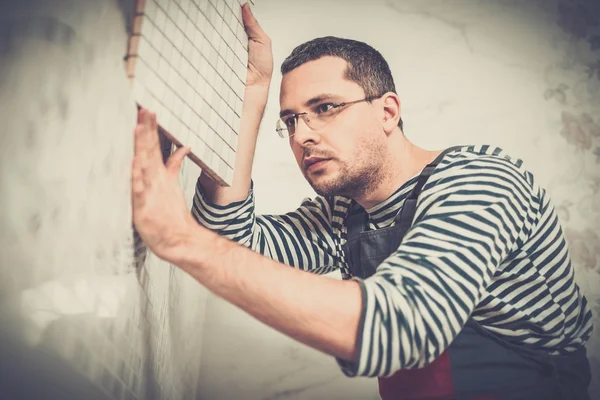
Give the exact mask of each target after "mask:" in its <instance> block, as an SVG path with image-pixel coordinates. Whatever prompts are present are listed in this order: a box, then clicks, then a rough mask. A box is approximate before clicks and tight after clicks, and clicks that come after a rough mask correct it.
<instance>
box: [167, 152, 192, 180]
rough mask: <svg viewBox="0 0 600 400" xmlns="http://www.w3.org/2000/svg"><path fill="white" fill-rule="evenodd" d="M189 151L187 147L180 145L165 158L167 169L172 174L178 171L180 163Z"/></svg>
mask: <svg viewBox="0 0 600 400" xmlns="http://www.w3.org/2000/svg"><path fill="white" fill-rule="evenodd" d="M189 153H190V148H189V147H180V148H178V149H177V150H176V151H175V152H174V153H173V154H171V156H170V157H169V159H168V160H167V165H166V166H167V171H169V173H171V174H173V175H177V174H178V173H179V169H180V168H181V163H182V162H183V159H184V158H185V156H187V155H188V154H189Z"/></svg>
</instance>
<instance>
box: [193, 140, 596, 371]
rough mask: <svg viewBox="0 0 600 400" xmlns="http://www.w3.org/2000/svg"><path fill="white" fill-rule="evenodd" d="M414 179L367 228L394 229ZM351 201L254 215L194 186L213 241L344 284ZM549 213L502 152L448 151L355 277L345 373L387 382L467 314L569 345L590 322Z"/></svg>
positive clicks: (549, 345)
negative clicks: (388, 241)
mask: <svg viewBox="0 0 600 400" xmlns="http://www.w3.org/2000/svg"><path fill="white" fill-rule="evenodd" d="M416 181H417V176H415V177H413V178H412V179H410V180H408V181H407V182H405V183H404V184H403V185H402V186H401V187H400V188H399V189H398V190H396V192H395V193H394V194H393V195H391V196H390V197H389V198H388V199H387V200H385V201H383V202H382V203H380V204H378V205H377V206H375V207H373V208H371V209H368V210H366V211H367V214H368V216H369V229H379V228H384V227H387V226H391V225H393V224H394V217H395V216H396V214H397V213H398V211H399V210H400V209H401V208H402V206H403V203H404V200H405V198H406V196H407V195H408V193H409V192H410V191H411V190H412V189H413V187H414V186H415V184H416ZM350 205H351V199H349V198H347V197H342V196H332V197H322V196H318V197H316V198H314V199H305V200H304V201H303V202H302V204H301V206H300V207H299V208H298V209H296V210H294V211H291V212H289V213H287V214H283V215H260V216H257V215H255V213H254V198H253V192H252V190H250V193H249V195H248V197H247V198H246V199H245V200H243V201H239V202H236V203H232V204H230V205H227V206H217V205H214V204H210V203H209V202H208V201H207V200H206V198H205V197H204V195H203V193H202V188H201V187H200V185H197V189H196V195H195V197H194V204H193V210H192V212H193V215H194V217H195V218H196V220H197V221H198V222H199V223H200V224H202V225H204V226H206V227H207V228H209V229H211V230H214V231H216V232H218V233H220V234H221V235H224V236H227V237H228V238H230V239H232V240H234V241H237V242H238V243H240V244H242V245H244V246H247V247H249V248H251V249H253V250H255V251H257V252H259V253H262V254H264V255H265V256H267V257H270V258H273V259H275V260H278V261H280V262H282V263H285V264H288V265H291V266H294V267H296V268H299V269H302V270H306V271H311V272H314V273H317V274H324V273H328V272H331V271H333V270H336V269H340V270H341V273H342V277H344V278H350V276H349V270H348V267H347V262H346V255H345V254H344V251H343V246H344V244H345V242H346V235H347V229H346V225H345V220H346V217H347V215H348V211H349V207H350ZM573 274H574V271H573V267H572V265H571V260H570V256H569V251H568V248H567V244H566V242H565V237H564V235H563V232H562V229H561V226H560V223H559V220H558V218H557V214H556V212H555V210H554V207H553V205H552V202H551V201H550V198H549V196H548V195H547V194H546V192H545V190H544V189H543V188H541V187H540V186H538V184H537V183H536V182H535V180H534V176H533V175H532V174H531V173H530V172H528V171H526V170H525V169H524V168H523V166H522V161H521V160H518V159H513V158H511V157H510V156H509V155H507V154H506V153H505V152H504V151H503V150H501V149H499V148H494V147H490V146H465V147H463V148H461V149H460V150H458V151H453V152H450V153H449V154H447V155H446V156H445V157H444V158H443V160H442V161H441V162H440V164H439V165H438V167H437V168H436V170H435V171H434V172H433V174H432V175H431V177H430V178H429V180H428V181H427V184H426V185H425V186H424V187H423V190H422V192H421V195H420V197H419V200H418V203H417V209H416V214H415V219H414V222H413V225H412V227H411V229H410V230H409V231H408V232H407V233H406V236H405V237H404V240H403V241H402V243H401V244H400V246H399V247H398V250H397V251H396V252H395V253H393V254H391V255H390V256H389V257H388V258H387V259H386V260H385V261H384V262H383V263H382V264H381V265H380V266H379V267H378V269H377V272H376V273H375V274H374V275H373V276H371V277H369V278H367V279H364V280H361V279H358V278H353V279H356V280H357V281H358V282H359V283H360V285H361V287H362V293H363V311H362V318H361V321H362V322H361V325H360V326H359V357H358V360H357V361H356V362H348V361H345V360H341V359H337V361H338V364H339V365H340V367H341V369H342V371H343V372H344V373H345V374H346V375H347V376H369V377H375V376H390V375H392V374H393V373H394V372H396V371H397V370H399V369H406V368H417V367H423V366H425V365H427V364H428V363H430V362H431V361H433V360H434V359H435V358H436V357H437V356H439V355H440V354H441V353H442V352H443V351H444V350H445V349H446V348H447V347H448V346H449V345H450V343H451V342H452V340H453V339H454V338H455V337H456V336H457V335H458V333H459V332H460V331H461V329H462V327H463V326H464V324H465V323H466V321H467V319H469V318H470V317H473V318H474V319H475V320H476V321H477V322H479V323H480V324H481V325H482V326H483V327H485V328H486V329H488V330H489V331H491V332H493V333H495V334H497V335H499V336H501V337H502V338H504V339H505V340H507V341H510V342H512V343H515V344H521V345H524V346H527V347H530V348H533V349H544V350H546V351H548V352H549V353H550V354H561V353H566V352H571V351H574V350H576V349H578V348H580V347H581V346H582V345H584V344H585V342H586V341H587V340H588V339H589V337H590V335H591V332H592V318H591V317H592V314H591V311H590V309H589V307H588V305H587V302H586V299H585V297H583V295H582V294H581V293H580V289H579V287H578V286H577V284H576V283H575V280H574V275H573Z"/></svg>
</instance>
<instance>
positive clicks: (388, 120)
mask: <svg viewBox="0 0 600 400" xmlns="http://www.w3.org/2000/svg"><path fill="white" fill-rule="evenodd" d="M381 101H382V105H383V116H382V124H383V130H384V131H385V133H386V135H389V134H391V133H392V132H393V131H394V129H396V128H397V127H398V121H399V120H400V109H401V107H400V98H399V97H398V95H397V94H396V93H393V92H387V93H386V94H384V95H383V96H382V97H381Z"/></svg>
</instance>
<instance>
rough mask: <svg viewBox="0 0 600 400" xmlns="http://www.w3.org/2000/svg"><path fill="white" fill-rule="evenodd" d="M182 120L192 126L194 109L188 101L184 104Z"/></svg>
mask: <svg viewBox="0 0 600 400" xmlns="http://www.w3.org/2000/svg"><path fill="white" fill-rule="evenodd" d="M181 121H182V122H183V123H184V124H185V125H186V126H187V127H188V128H190V127H191V126H192V109H191V107H190V106H189V104H188V103H184V104H183V111H182V113H181Z"/></svg>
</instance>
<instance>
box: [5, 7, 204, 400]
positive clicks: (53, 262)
mask: <svg viewBox="0 0 600 400" xmlns="http://www.w3.org/2000/svg"><path fill="white" fill-rule="evenodd" d="M131 7H132V4H131V1H129V0H124V1H117V0H40V1H33V0H26V1H19V2H16V1H5V0H2V1H0V121H2V125H3V126H2V128H3V129H2V131H0V257H1V258H0V300H1V302H0V340H1V346H0V366H1V369H0V397H1V398H14V399H18V398H23V399H34V398H74V399H83V398H86V399H91V398H104V397H106V398H116V399H121V398H123V399H129V398H139V399H148V398H164V399H182V398H194V397H195V395H196V393H197V381H198V378H199V367H200V359H201V341H202V324H203V316H204V301H205V299H206V291H205V290H204V289H203V288H202V287H200V286H199V285H197V284H196V283H195V282H193V281H192V280H191V279H190V278H188V277H187V276H184V275H183V274H182V273H180V272H179V271H178V270H175V269H174V268H173V267H171V266H169V265H167V264H165V263H163V262H161V261H159V260H157V259H156V258H155V257H153V256H152V255H148V257H147V258H146V262H145V264H144V263H142V264H140V265H138V266H137V267H136V265H135V263H134V260H133V248H132V244H133V243H132V238H133V235H132V229H131V210H130V192H129V190H130V189H129V181H130V174H129V172H130V162H131V158H132V152H133V135H132V133H133V128H134V125H135V118H136V109H135V104H134V102H133V100H132V98H131V94H130V88H129V82H128V81H127V79H126V77H125V71H124V63H123V56H124V54H125V50H126V42H127V30H126V27H127V20H128V19H127V18H128V13H129V11H130V10H132V8H131ZM199 172H200V171H199V170H198V168H197V167H195V166H194V165H190V164H189V163H188V162H187V161H186V164H185V165H184V168H183V171H182V174H181V180H182V183H183V185H184V187H185V189H186V191H187V193H188V196H187V197H188V199H190V200H191V198H192V193H193V186H194V183H195V180H196V178H197V176H198V174H199ZM9 394H10V396H9ZM5 396H6V397H5Z"/></svg>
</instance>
